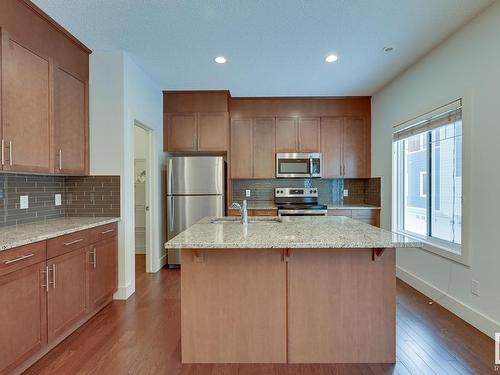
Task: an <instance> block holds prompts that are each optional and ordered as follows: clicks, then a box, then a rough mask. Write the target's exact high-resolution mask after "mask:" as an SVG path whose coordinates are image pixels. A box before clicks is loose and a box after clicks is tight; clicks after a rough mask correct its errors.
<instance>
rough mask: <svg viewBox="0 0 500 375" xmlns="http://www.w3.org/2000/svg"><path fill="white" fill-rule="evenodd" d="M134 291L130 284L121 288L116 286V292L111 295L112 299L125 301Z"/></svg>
mask: <svg viewBox="0 0 500 375" xmlns="http://www.w3.org/2000/svg"><path fill="white" fill-rule="evenodd" d="M134 292H135V290H134V289H133V287H132V284H130V283H129V284H127V285H123V286H120V285H119V286H118V290H117V291H116V293H115V294H114V295H113V299H119V300H127V299H128V298H129V297H130V296H131V295H132V294H134Z"/></svg>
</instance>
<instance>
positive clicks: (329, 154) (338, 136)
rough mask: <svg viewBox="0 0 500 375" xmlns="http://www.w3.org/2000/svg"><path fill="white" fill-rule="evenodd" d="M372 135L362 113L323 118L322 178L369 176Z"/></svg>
mask: <svg viewBox="0 0 500 375" xmlns="http://www.w3.org/2000/svg"><path fill="white" fill-rule="evenodd" d="M370 150H371V148H370V136H369V128H368V126H367V123H366V120H365V119H364V118H362V117H323V118H321V152H322V154H323V163H322V165H323V172H322V175H323V178H335V177H345V178H368V177H370V174H371V166H370V163H371V161H370Z"/></svg>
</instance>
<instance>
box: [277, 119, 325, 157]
mask: <svg viewBox="0 0 500 375" xmlns="http://www.w3.org/2000/svg"><path fill="white" fill-rule="evenodd" d="M319 150H320V118H319V117H304V118H302V117H299V118H293V117H277V118H276V152H319Z"/></svg>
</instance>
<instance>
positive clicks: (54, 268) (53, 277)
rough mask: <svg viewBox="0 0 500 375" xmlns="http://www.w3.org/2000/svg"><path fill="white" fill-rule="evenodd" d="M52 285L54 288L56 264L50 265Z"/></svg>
mask: <svg viewBox="0 0 500 375" xmlns="http://www.w3.org/2000/svg"><path fill="white" fill-rule="evenodd" d="M51 284H52V287H53V288H54V289H55V288H56V265H55V264H53V265H52V283H51Z"/></svg>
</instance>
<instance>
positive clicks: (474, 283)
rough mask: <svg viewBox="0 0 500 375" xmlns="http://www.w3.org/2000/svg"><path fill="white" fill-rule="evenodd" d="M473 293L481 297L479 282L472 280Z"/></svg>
mask: <svg viewBox="0 0 500 375" xmlns="http://www.w3.org/2000/svg"><path fill="white" fill-rule="evenodd" d="M471 292H472V294H474V295H476V296H479V281H477V280H472V282H471Z"/></svg>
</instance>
